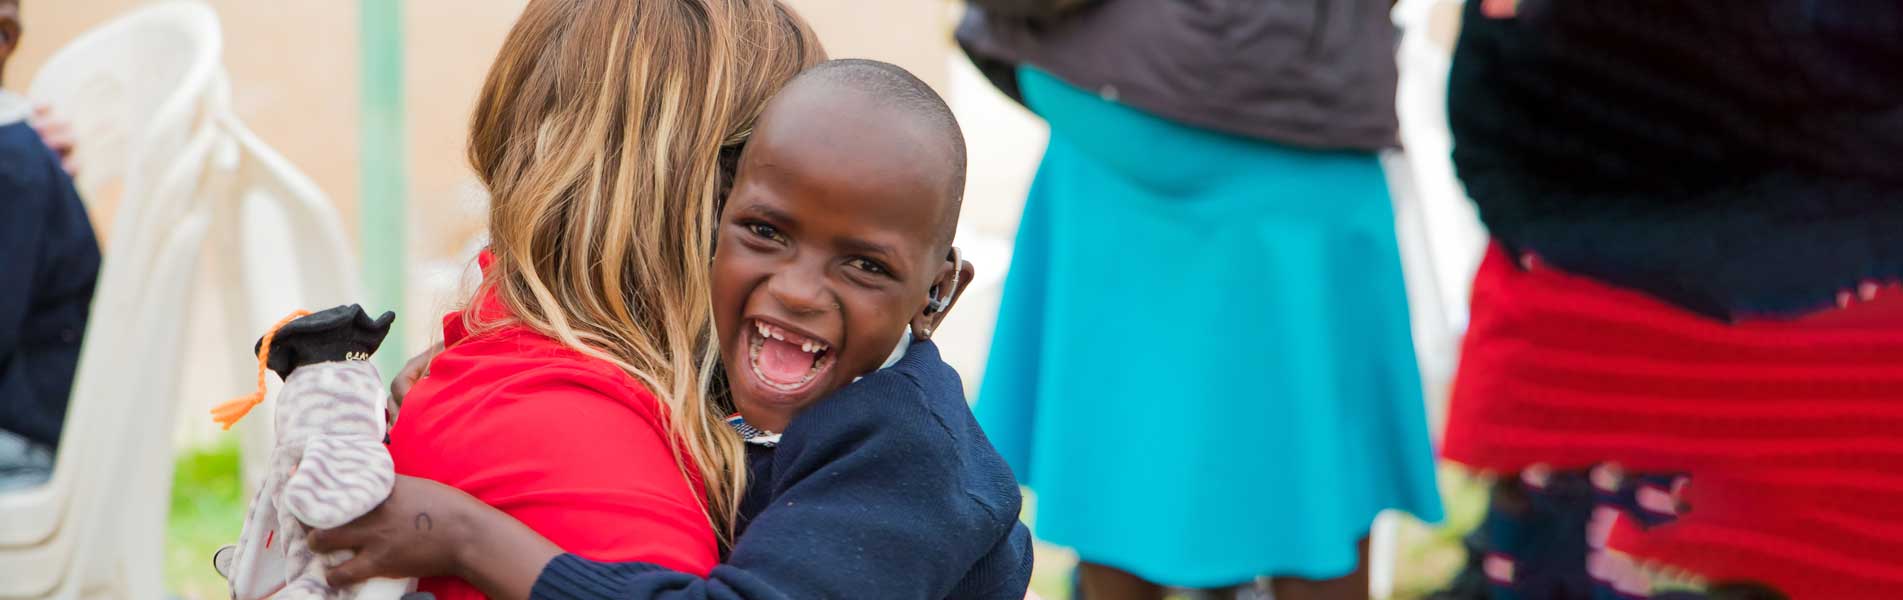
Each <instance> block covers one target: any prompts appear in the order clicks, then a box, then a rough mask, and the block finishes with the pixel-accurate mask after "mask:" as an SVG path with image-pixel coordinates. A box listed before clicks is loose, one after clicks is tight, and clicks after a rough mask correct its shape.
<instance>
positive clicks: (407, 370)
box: [389, 342, 443, 425]
mask: <svg viewBox="0 0 1903 600" xmlns="http://www.w3.org/2000/svg"><path fill="white" fill-rule="evenodd" d="M442 353H443V343H442V342H436V343H434V344H431V345H430V347H429V348H426V349H424V350H423V351H422V352H419V353H417V355H416V356H412V357H410V362H406V363H403V370H401V371H397V373H396V378H394V379H391V380H390V411H389V412H390V414H389V418H390V423H389V424H390V425H395V424H396V417H397V412H398V411H401V410H402V409H403V397H404V396H408V395H410V388H412V387H416V382H417V381H419V380H421V379H423V377H424V376H426V375H429V361H430V360H431V359H434V358H436V355H438V354H442Z"/></svg>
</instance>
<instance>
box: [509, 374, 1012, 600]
mask: <svg viewBox="0 0 1903 600" xmlns="http://www.w3.org/2000/svg"><path fill="white" fill-rule="evenodd" d="M896 379H897V378H885V381H894V380H896ZM869 382H871V380H870V378H869V379H868V380H867V381H866V382H862V384H863V383H869ZM902 388H903V385H901V386H882V387H877V388H868V387H866V386H863V385H861V384H855V385H854V386H851V387H848V388H847V389H846V390H842V391H841V394H840V396H837V397H834V398H832V399H829V400H826V401H824V402H822V403H820V405H818V406H815V407H813V408H812V409H811V410H809V411H808V412H807V413H805V414H802V415H801V416H800V417H799V419H798V420H796V421H795V423H794V427H793V428H791V429H789V431H788V433H787V437H786V440H785V443H783V444H782V445H781V447H780V448H779V449H777V450H776V451H775V461H776V465H777V469H776V470H777V471H778V472H779V473H782V474H783V477H782V478H780V480H779V482H778V483H779V489H777V490H775V492H776V494H775V496H774V499H773V502H772V504H771V505H770V506H769V507H768V508H767V509H766V510H765V511H762V512H761V513H760V514H759V515H757V516H755V517H754V518H753V520H752V521H751V522H750V523H749V525H748V527H747V530H746V532H745V534H744V535H742V536H741V537H740V538H739V539H738V540H736V541H735V544H734V548H733V553H732V555H731V557H730V558H729V559H728V561H727V562H726V564H723V565H721V566H719V567H717V568H715V569H714V571H713V572H712V573H711V574H710V575H709V577H708V578H706V579H702V578H699V577H694V576H692V575H687V574H683V573H678V572H673V571H669V570H666V569H662V568H660V567H656V566H653V565H647V564H639V563H624V564H611V563H599V562H593V561H588V560H585V559H581V558H577V557H575V556H573V555H564V556H562V557H559V558H557V559H555V560H554V561H551V562H550V563H549V565H548V566H547V568H545V569H544V570H543V571H542V575H541V577H540V578H539V579H538V580H537V581H536V583H535V588H534V591H533V593H532V597H534V598H542V599H548V600H583V599H597V598H617V599H623V600H626V599H637V598H663V599H670V600H672V599H682V600H686V599H696V600H698V599H700V598H710V599H717V600H739V599H756V598H776V599H777V598H842V597H851V598H894V599H899V598H931V599H936V598H944V597H946V596H947V595H948V594H950V593H951V592H952V590H953V588H954V586H955V585H956V584H957V583H958V582H959V580H960V579H961V578H962V577H963V576H964V575H965V573H966V572H967V571H969V570H971V568H972V566H973V565H974V564H976V563H977V562H978V561H979V558H980V557H981V556H985V555H986V554H987V553H990V552H994V551H995V550H994V549H995V548H996V547H998V546H999V545H1000V544H999V540H1000V539H1001V538H1005V537H1007V536H1008V535H1009V531H1010V529H1009V528H1011V527H1015V526H1017V521H1016V515H1015V514H1013V515H1008V516H1003V517H999V516H995V515H992V514H990V511H989V509H987V508H986V507H985V506H983V505H982V504H981V503H979V502H978V501H977V500H976V499H975V498H974V497H973V496H971V495H970V494H968V493H967V492H966V490H965V489H964V487H963V484H962V483H961V477H960V476H959V468H960V465H959V464H958V455H957V448H956V447H955V446H954V445H953V441H952V439H951V438H950V436H949V434H948V433H947V432H946V429H945V427H944V426H943V425H942V424H941V423H940V422H939V420H938V418H937V416H936V415H933V414H932V413H931V411H930V410H929V409H928V408H927V406H926V404H925V402H924V400H923V398H922V397H920V396H922V393H921V392H919V390H918V389H917V388H910V389H902ZM1019 541H1021V542H1023V543H1022V544H1018V543H1017V542H1014V541H1006V542H1004V544H1003V545H1005V546H1008V547H1010V548H1019V547H1021V548H1022V549H1023V550H1024V551H1026V552H1028V551H1029V544H1028V542H1029V537H1028V536H1025V537H1024V539H1023V540H1019ZM1025 558H1028V557H1025ZM1021 565H1028V562H1022V563H1018V562H1017V561H1013V564H1012V567H1014V568H1015V567H1017V566H1021ZM1028 572H1029V571H1028V568H1027V569H1025V573H1026V576H1028ZM1011 585H1015V584H1011ZM1011 585H1005V586H1003V587H1010V586H1011ZM1015 594H1016V595H1017V596H1016V597H1022V595H1023V587H1022V586H1021V585H1019V586H1018V587H1017V590H1016V591H1015Z"/></svg>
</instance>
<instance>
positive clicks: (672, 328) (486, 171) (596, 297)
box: [389, 0, 824, 600]
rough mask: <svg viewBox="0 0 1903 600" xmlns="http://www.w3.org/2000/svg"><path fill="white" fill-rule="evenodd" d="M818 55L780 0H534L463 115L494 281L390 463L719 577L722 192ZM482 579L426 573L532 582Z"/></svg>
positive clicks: (566, 535)
mask: <svg viewBox="0 0 1903 600" xmlns="http://www.w3.org/2000/svg"><path fill="white" fill-rule="evenodd" d="M823 58H824V56H823V51H822V50H821V49H820V47H819V45H818V43H817V41H816V40H815V38H814V37H813V36H812V33H811V31H810V29H808V28H807V27H806V25H805V24H804V23H803V22H802V21H801V20H800V19H799V18H798V16H797V15H795V14H794V13H792V11H791V10H789V9H788V8H786V7H784V6H782V5H781V4H780V3H778V2H777V1H776V0H532V1H530V2H529V3H528V6H527V7H526V8H525V9H524V11H523V14H522V16H521V18H520V19H519V20H518V21H517V22H516V24H515V26H514V28H513V29H512V30H511V31H510V33H509V35H508V38H507V39H506V40H505V42H504V43H503V46H502V50H501V51H500V53H499V54H498V55H497V57H496V61H495V64H494V65H493V66H492V67H491V69H490V72H489V76H488V79H487V81H486V82H485V83H484V85H483V89H482V93H481V97H480V99H479V100H478V102H477V106H476V111H475V115H474V118H473V120H472V122H471V125H470V144H469V157H470V162H471V163H472V165H473V166H474V167H475V170H476V173H477V176H478V177H480V178H481V180H482V181H483V183H484V185H485V186H486V187H487V188H488V190H489V193H490V195H491V197H492V206H491V208H490V214H489V220H490V225H489V234H490V247H489V250H488V251H487V252H485V253H484V255H483V259H482V264H483V281H482V284H481V285H480V286H479V287H478V288H477V291H476V293H475V294H474V297H473V298H471V299H470V301H469V303H468V305H467V307H466V308H465V309H464V310H462V311H460V312H457V313H452V314H450V315H448V316H447V317H445V318H444V320H443V339H444V347H445V348H444V350H443V352H442V353H441V354H439V355H437V356H436V357H435V358H434V359H433V360H431V361H430V363H429V376H428V377H426V378H424V379H422V380H420V381H418V382H417V383H416V384H415V386H414V387H413V388H411V389H410V391H409V392H408V394H407V397H406V398H405V403H404V406H403V414H402V419H401V420H400V421H399V422H398V423H397V425H396V426H395V427H394V428H393V429H392V430H391V432H390V450H391V454H392V455H393V456H394V457H395V459H396V466H397V471H398V472H399V473H400V474H403V475H409V476H414V477H419V478H424V479H430V480H434V481H437V482H441V483H444V484H448V485H450V486H453V487H456V488H458V489H461V490H462V491H464V492H467V493H469V494H470V495H472V496H475V497H476V498H478V499H480V500H482V501H484V502H485V503H487V504H489V505H492V506H494V507H496V508H498V509H501V510H502V511H504V512H506V513H508V514H509V515H510V516H513V517H514V518H516V519H518V520H520V521H521V522H522V523H524V524H526V525H528V526H530V527H531V528H534V529H535V530H536V531H538V532H540V533H541V534H542V535H544V536H547V537H548V538H549V539H550V540H551V541H554V542H555V543H557V544H560V545H561V546H562V547H564V548H566V549H568V550H569V551H571V552H574V553H576V554H579V555H582V556H586V557H588V558H593V559H597V560H617V561H644V562H651V563H655V564H660V565H665V566H668V567H671V568H675V569H680V570H683V571H687V572H693V573H699V574H703V575H704V574H706V573H707V572H708V571H709V570H710V569H711V568H712V567H713V566H714V564H715V563H716V561H717V559H718V555H719V548H720V545H721V541H722V540H723V539H724V538H725V536H726V535H728V534H729V533H730V532H731V529H732V527H733V525H734V515H735V514H736V510H737V505H738V498H739V494H740V493H741V490H742V489H743V487H744V477H745V475H744V472H745V469H744V468H743V467H744V466H743V461H744V456H743V450H742V447H741V442H740V439H739V437H738V436H737V435H735V434H734V433H733V432H732V431H731V430H730V429H729V428H728V427H727V425H726V424H725V423H724V421H723V419H722V417H724V415H723V414H720V413H719V412H718V411H716V410H714V409H713V408H712V405H710V404H709V403H708V402H707V394H708V387H709V382H710V377H711V375H712V373H713V372H714V360H715V354H714V352H713V348H712V345H713V338H712V335H711V333H712V327H713V326H712V321H711V318H710V317H709V311H710V301H709V299H708V288H709V276H708V264H709V261H710V257H711V255H712V251H713V231H714V222H715V221H714V219H715V213H716V203H717V201H718V198H719V197H720V194H721V193H722V191H723V190H722V187H723V186H724V185H726V181H727V180H728V178H729V175H730V169H731V166H732V165H733V160H734V158H736V157H737V156H738V148H739V145H740V143H741V142H742V141H744V140H745V138H746V136H747V135H748V134H749V133H750V130H751V127H752V123H753V121H754V119H755V118H756V117H758V115H759V113H760V111H761V109H762V108H763V107H764V106H765V104H766V101H767V100H768V99H769V98H770V97H771V96H772V94H773V93H774V92H776V91H778V89H779V87H780V86H781V85H782V84H784V83H785V82H786V81H788V80H790V79H791V78H792V77H793V76H794V75H796V74H797V73H798V72H799V71H800V70H802V69H804V68H805V67H806V66H808V65H811V64H813V63H815V62H818V61H819V60H822V59H823ZM411 495H415V494H414V493H412V494H411ZM404 496H405V488H404V487H403V486H399V487H398V488H397V490H396V491H395V492H394V493H393V494H392V497H391V499H390V501H389V502H391V503H398V502H402V501H404V500H405V498H404ZM411 526H412V527H415V528H418V529H427V528H430V527H431V526H432V525H431V524H430V522H429V518H428V511H427V510H425V511H422V512H420V513H419V514H418V516H417V518H416V519H415V522H414V523H412V524H411ZM480 575H481V574H480V573H478V574H472V575H470V576H468V577H466V579H468V580H469V581H468V582H465V581H462V580H456V579H449V578H435V579H425V580H424V581H423V582H422V584H421V586H420V588H421V591H424V592H429V593H433V594H435V596H436V597H437V598H438V599H440V600H456V599H462V598H478V597H482V592H479V591H478V587H477V586H480V588H481V590H483V591H487V592H491V593H497V594H501V595H515V596H521V595H525V594H526V592H527V589H528V587H529V586H530V585H531V584H532V583H533V582H532V581H484V580H481V577H480ZM471 583H474V584H476V585H471Z"/></svg>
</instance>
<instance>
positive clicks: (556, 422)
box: [392, 326, 667, 436]
mask: <svg viewBox="0 0 1903 600" xmlns="http://www.w3.org/2000/svg"><path fill="white" fill-rule="evenodd" d="M497 413H502V414H508V415H511V417H510V418H513V419H519V420H521V421H522V422H521V423H518V424H517V425H519V426H562V425H564V424H567V423H570V422H572V421H574V420H577V419H600V418H613V419H615V420H617V421H625V420H626V419H629V418H633V419H638V420H640V421H643V422H645V423H646V424H647V425H649V426H650V427H652V428H654V429H655V430H657V431H665V430H666V428H667V427H666V423H665V421H664V419H663V417H662V415H663V414H665V411H663V410H661V408H660V401H659V399H658V398H657V397H656V396H655V394H654V393H653V391H652V390H650V389H649V388H648V387H647V386H646V385H644V384H643V383H642V382H641V381H640V380H638V379H636V378H635V377H634V376H633V375H630V374H628V373H627V372H626V371H623V370H622V369H621V368H620V367H617V366H615V365H614V364H613V363H610V362H608V361H607V360H603V359H601V358H597V357H593V356H589V355H587V354H583V353H581V352H580V351H577V350H575V349H573V348H570V347H568V346H566V345H564V344H562V343H561V342H559V341H557V340H554V339H552V338H549V337H547V336H544V335H541V334H540V333H537V332H535V331H533V330H531V329H529V328H527V327H522V326H503V327H499V328H496V329H494V330H491V331H487V332H484V333H482V334H479V335H472V336H470V337H467V338H464V339H461V340H458V341H457V342H456V343H454V344H452V345H450V346H448V347H447V348H446V349H444V351H443V353H442V354H439V355H437V356H436V358H435V359H433V360H431V361H430V366H429V372H428V375H427V376H425V377H424V378H423V379H421V380H419V381H418V382H417V384H416V386H415V387H413V388H412V389H411V392H410V397H409V398H407V399H406V401H405V402H404V406H403V411H402V419H399V423H400V424H401V423H402V421H405V420H410V419H411V418H412V417H413V416H414V417H415V418H416V419H417V420H419V421H421V422H419V423H416V425H418V426H421V427H428V428H435V427H434V426H435V425H440V426H445V427H446V426H448V425H449V424H451V423H467V422H469V421H475V420H478V419H476V418H475V415H480V414H497ZM480 420H490V419H486V418H485V419H480ZM392 435H393V436H394V435H395V433H394V432H393V434H392Z"/></svg>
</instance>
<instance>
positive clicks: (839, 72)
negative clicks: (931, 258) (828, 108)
mask: <svg viewBox="0 0 1903 600" xmlns="http://www.w3.org/2000/svg"><path fill="white" fill-rule="evenodd" d="M819 88H824V91H823V92H821V93H826V94H839V93H841V92H848V93H854V94H855V95H858V96H860V97H861V98H860V99H865V100H870V101H872V103H873V104H875V105H877V106H879V107H881V108H886V109H891V110H894V111H896V112H898V113H900V114H902V115H904V116H905V117H907V118H909V119H911V120H913V122H914V123H916V124H919V125H922V126H924V127H925V128H926V129H928V130H930V131H931V132H932V135H933V137H935V138H936V140H935V141H936V143H934V144H932V145H933V146H935V148H934V150H936V151H938V152H942V156H941V159H942V160H944V161H945V162H944V164H943V165H941V166H943V167H945V168H949V169H950V172H949V182H948V187H947V189H946V194H947V197H948V198H949V200H950V202H948V203H946V205H945V211H946V212H945V213H944V214H943V215H942V216H941V225H942V227H943V228H942V230H941V231H939V236H940V237H939V240H938V241H939V243H940V245H944V246H949V245H950V244H951V241H952V232H953V231H956V229H957V227H958V213H959V209H960V206H961V205H962V204H963V202H964V197H965V165H966V157H965V134H964V130H962V129H960V128H959V127H958V117H956V116H954V115H953V114H952V110H951V106H950V105H948V104H946V103H945V99H944V98H943V97H941V96H939V95H938V92H936V91H933V90H932V86H931V85H929V84H927V83H925V82H924V81H922V80H920V79H919V78H918V77H917V76H915V75H913V74H912V73H911V72H910V71H907V70H905V68H903V67H900V66H898V65H894V64H891V63H887V62H880V61H876V60H868V59H863V58H842V59H836V60H829V61H826V62H823V63H820V64H818V65H815V66H813V68H811V69H807V70H806V72H804V73H801V74H800V75H799V77H796V78H794V79H793V81H791V82H789V83H787V85H786V87H785V88H784V89H783V90H781V92H780V94H781V95H782V96H793V95H796V94H801V93H809V92H815V91H820V89H819ZM763 118H765V117H763ZM842 125H846V126H850V125H849V124H842Z"/></svg>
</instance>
